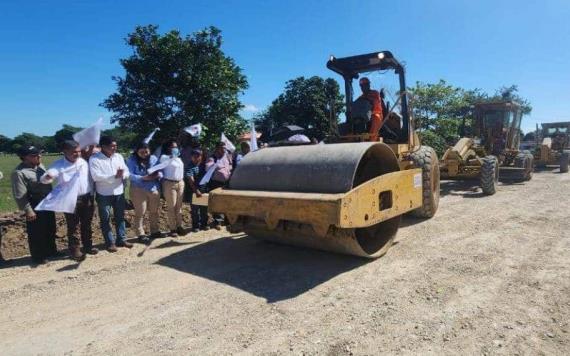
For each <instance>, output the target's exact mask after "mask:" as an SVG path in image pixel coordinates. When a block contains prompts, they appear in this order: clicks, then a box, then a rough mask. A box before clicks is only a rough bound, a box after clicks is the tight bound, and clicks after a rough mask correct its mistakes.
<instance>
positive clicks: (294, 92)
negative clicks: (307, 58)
mask: <svg viewBox="0 0 570 356" xmlns="http://www.w3.org/2000/svg"><path fill="white" fill-rule="evenodd" d="M343 110H344V102H343V95H342V94H340V88H339V85H338V83H337V82H336V81H335V80H334V79H332V78H327V79H324V78H321V77H318V76H314V77H311V78H308V79H306V78H304V77H298V78H295V79H292V80H289V81H288V82H287V83H286V84H285V90H284V92H283V93H282V94H281V95H279V96H278V97H277V99H275V100H273V102H272V103H271V105H270V106H269V107H268V108H267V110H265V111H264V112H263V113H261V114H260V115H258V116H257V117H256V118H255V123H256V125H258V126H259V129H260V130H261V132H262V133H263V134H264V136H265V137H267V136H269V134H270V132H271V131H272V130H273V129H276V128H279V127H280V126H284V125H298V126H301V127H303V128H305V129H306V130H307V133H308V135H309V136H311V137H317V138H318V139H321V138H323V137H324V136H326V135H327V134H332V133H333V132H331V117H332V121H333V123H334V124H333V125H336V124H337V123H338V121H339V114H340V113H342V112H343Z"/></svg>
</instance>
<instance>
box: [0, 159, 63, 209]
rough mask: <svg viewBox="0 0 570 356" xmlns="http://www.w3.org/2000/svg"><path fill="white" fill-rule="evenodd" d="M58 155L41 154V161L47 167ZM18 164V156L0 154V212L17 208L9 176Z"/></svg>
mask: <svg viewBox="0 0 570 356" xmlns="http://www.w3.org/2000/svg"><path fill="white" fill-rule="evenodd" d="M59 157H60V156H58V155H53V156H43V157H42V163H43V165H44V166H45V167H46V168H47V167H48V166H49V165H50V164H51V163H52V162H53V161H55V160H56V159H58V158H59ZM18 164H20V158H19V157H18V156H16V155H5V154H0V171H1V172H2V173H3V174H4V178H2V179H1V180H0V213H6V212H13V211H17V210H18V206H17V205H16V202H15V201H14V197H13V196H12V187H11V184H10V176H11V175H12V171H13V170H14V168H16V166H17V165H18Z"/></svg>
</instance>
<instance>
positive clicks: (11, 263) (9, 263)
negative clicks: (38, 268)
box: [0, 256, 35, 269]
mask: <svg viewBox="0 0 570 356" xmlns="http://www.w3.org/2000/svg"><path fill="white" fill-rule="evenodd" d="M22 266H32V267H34V266H35V265H34V263H33V262H32V258H31V257H30V256H24V257H16V258H11V259H9V260H6V261H5V262H2V264H0V269H6V268H13V267H22Z"/></svg>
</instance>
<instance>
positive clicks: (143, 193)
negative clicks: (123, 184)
mask: <svg viewBox="0 0 570 356" xmlns="http://www.w3.org/2000/svg"><path fill="white" fill-rule="evenodd" d="M157 162H158V159H157V158H156V157H155V156H151V155H150V149H149V146H148V144H146V143H140V144H139V145H138V146H137V147H136V148H135V150H134V151H133V154H132V155H131V156H130V157H129V159H128V161H127V167H128V168H129V172H130V173H131V175H130V176H129V178H130V180H131V189H130V196H131V201H132V202H133V205H134V208H135V223H134V228H135V230H136V234H137V236H138V240H139V242H140V243H144V244H148V243H150V239H155V238H158V237H160V236H161V234H160V230H159V225H158V209H159V208H160V192H159V188H160V179H161V178H162V173H161V172H154V173H152V174H148V169H149V168H150V167H152V166H154V165H156V164H157ZM147 210H148V215H149V216H148V217H149V220H150V236H146V235H145V233H144V226H143V218H144V214H145V212H146V211H147Z"/></svg>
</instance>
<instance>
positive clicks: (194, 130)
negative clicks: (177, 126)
mask: <svg viewBox="0 0 570 356" xmlns="http://www.w3.org/2000/svg"><path fill="white" fill-rule="evenodd" d="M184 131H186V132H187V133H189V134H190V136H192V137H198V136H200V134H201V133H202V125H201V124H196V125H192V126H188V127H185V128H184Z"/></svg>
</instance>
